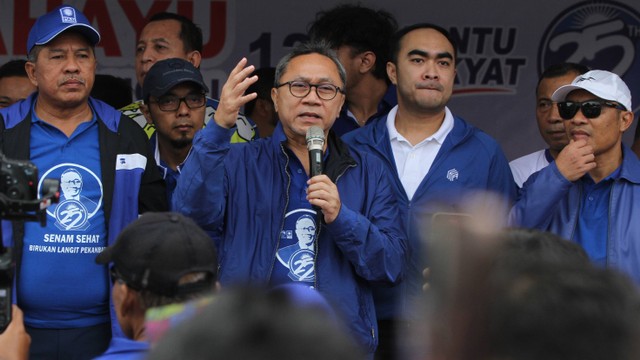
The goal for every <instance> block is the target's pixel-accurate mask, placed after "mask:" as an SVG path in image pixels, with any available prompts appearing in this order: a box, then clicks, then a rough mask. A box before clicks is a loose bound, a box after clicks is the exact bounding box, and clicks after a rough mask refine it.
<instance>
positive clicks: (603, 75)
mask: <svg viewBox="0 0 640 360" xmlns="http://www.w3.org/2000/svg"><path fill="white" fill-rule="evenodd" d="M579 89H583V90H586V91H588V92H590V93H592V94H593V95H595V96H597V97H599V98H601V99H603V100H609V101H615V102H617V103H619V104H621V105H622V106H624V107H625V108H626V109H627V110H628V111H631V110H632V107H631V92H630V91H629V88H628V87H627V84H625V83H624V81H622V79H620V76H618V75H616V74H614V73H612V72H609V71H604V70H591V71H589V72H586V73H584V74H582V75H578V77H576V78H575V79H573V81H572V82H571V84H570V85H564V86H560V87H559V88H558V90H556V91H555V92H554V93H553V95H551V100H553V101H564V100H565V99H566V97H567V95H568V94H569V93H570V92H572V91H573V90H579Z"/></svg>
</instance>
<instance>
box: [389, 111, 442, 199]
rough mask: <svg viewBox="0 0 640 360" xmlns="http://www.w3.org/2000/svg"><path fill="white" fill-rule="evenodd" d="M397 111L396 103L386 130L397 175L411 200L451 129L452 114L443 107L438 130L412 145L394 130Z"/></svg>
mask: <svg viewBox="0 0 640 360" xmlns="http://www.w3.org/2000/svg"><path fill="white" fill-rule="evenodd" d="M397 113H398V106H397V105H396V106H395V107H394V108H393V109H391V111H389V115H387V130H388V131H389V140H390V141H391V149H392V151H393V158H394V159H395V162H396V168H397V169H398V177H399V178H400V182H402V186H403V187H404V191H405V192H406V193H407V197H408V198H409V200H411V199H412V198H413V195H414V194H415V192H416V190H417V189H418V186H419V185H420V183H421V182H422V179H424V177H425V176H426V175H427V173H428V172H429V169H430V168H431V165H432V164H433V160H434V159H435V158H436V155H437V154H438V151H440V147H442V143H443V142H444V140H445V139H446V138H447V135H449V133H450V132H451V130H452V129H453V115H452V114H451V111H449V108H447V107H445V115H444V121H443V122H442V125H441V126H440V128H439V129H438V131H436V132H435V133H434V134H433V135H431V136H429V137H428V138H426V139H424V140H422V141H421V142H419V143H418V144H416V145H415V146H413V145H411V143H410V142H409V141H407V139H406V138H405V137H404V136H402V135H401V134H400V133H399V132H398V130H396V114H397Z"/></svg>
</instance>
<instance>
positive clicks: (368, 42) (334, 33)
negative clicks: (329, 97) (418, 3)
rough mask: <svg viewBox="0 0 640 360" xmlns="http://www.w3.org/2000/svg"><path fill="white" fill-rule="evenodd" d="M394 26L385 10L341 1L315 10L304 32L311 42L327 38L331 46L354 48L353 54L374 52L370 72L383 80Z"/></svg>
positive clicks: (393, 20)
mask: <svg viewBox="0 0 640 360" xmlns="http://www.w3.org/2000/svg"><path fill="white" fill-rule="evenodd" d="M397 29H398V23H397V21H396V19H395V18H394V17H393V15H391V13H389V12H387V11H385V10H382V9H380V10H373V9H370V8H367V7H364V6H360V5H359V4H357V5H353V4H344V5H339V6H337V7H334V8H333V9H330V10H327V11H321V12H318V13H317V14H316V19H315V21H314V22H312V23H311V24H310V25H309V31H308V33H309V37H310V38H311V40H312V41H319V40H324V41H327V42H329V45H330V46H331V47H332V48H334V49H336V48H339V47H340V46H343V45H347V46H351V47H352V48H354V49H355V51H356V54H360V53H363V52H365V51H372V52H373V53H374V54H376V63H375V67H374V69H373V72H372V73H373V75H374V76H375V77H376V78H378V79H385V80H386V79H387V70H386V69H387V68H386V66H387V62H388V61H389V59H390V56H391V39H392V37H393V34H394V33H395V32H396V30H397Z"/></svg>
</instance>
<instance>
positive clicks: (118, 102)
mask: <svg viewBox="0 0 640 360" xmlns="http://www.w3.org/2000/svg"><path fill="white" fill-rule="evenodd" d="M91 97H94V98H96V99H99V100H102V101H104V102H106V103H107V104H109V105H111V106H113V107H114V108H116V109H120V108H122V107H125V106H127V105H129V104H131V102H132V101H133V89H132V88H131V81H130V80H127V79H123V78H120V77H117V76H113V75H107V74H96V79H95V81H94V83H93V88H92V89H91Z"/></svg>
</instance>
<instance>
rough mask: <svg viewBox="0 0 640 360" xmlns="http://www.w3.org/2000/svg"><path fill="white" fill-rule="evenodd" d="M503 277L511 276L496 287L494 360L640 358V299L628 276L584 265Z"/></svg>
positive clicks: (543, 267) (532, 266) (541, 264)
mask: <svg viewBox="0 0 640 360" xmlns="http://www.w3.org/2000/svg"><path fill="white" fill-rule="evenodd" d="M498 271H511V273H510V274H503V275H504V276H500V277H498V278H499V280H498V281H496V279H494V282H493V284H492V285H493V286H492V288H493V291H492V292H491V293H492V296H490V297H491V300H490V304H491V305H490V310H489V318H488V325H489V326H488V328H489V344H490V349H491V350H490V354H491V355H492V356H491V357H490V358H491V359H510V360H537V359H546V360H556V359H557V360H561V359H576V360H577V359H580V360H590V359H593V360H596V359H613V360H627V359H629V360H630V359H636V358H638V356H637V355H638V345H637V344H638V341H637V340H638V335H639V334H640V331H639V327H640V296H639V295H638V292H637V289H636V288H635V286H634V284H633V283H632V282H631V281H630V280H629V279H627V278H626V277H625V276H624V275H622V274H620V273H618V272H615V271H612V270H605V269H601V268H597V267H594V266H591V265H589V264H581V263H579V262H567V263H562V262H545V261H529V262H526V263H524V264H522V265H521V266H516V267H511V268H510V267H509V266H503V267H501V268H500V270H498ZM494 275H495V274H494ZM634 354H635V355H634Z"/></svg>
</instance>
